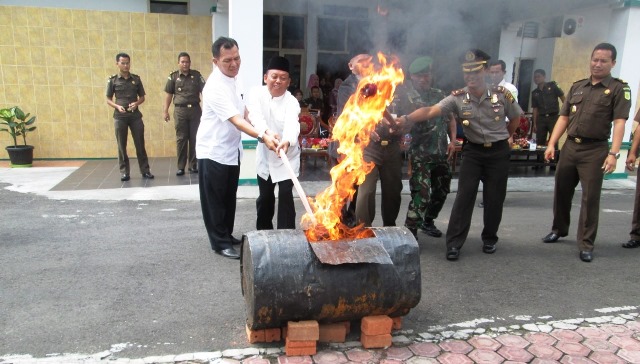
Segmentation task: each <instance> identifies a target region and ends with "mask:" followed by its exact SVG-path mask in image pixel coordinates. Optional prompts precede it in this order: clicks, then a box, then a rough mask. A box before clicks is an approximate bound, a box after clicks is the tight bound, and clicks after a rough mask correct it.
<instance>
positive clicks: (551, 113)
mask: <svg viewBox="0 0 640 364" xmlns="http://www.w3.org/2000/svg"><path fill="white" fill-rule="evenodd" d="M542 116H544V117H545V118H548V117H549V116H558V113H557V112H550V113H548V114H542Z"/></svg>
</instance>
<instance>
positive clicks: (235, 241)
mask: <svg viewBox="0 0 640 364" xmlns="http://www.w3.org/2000/svg"><path fill="white" fill-rule="evenodd" d="M231 244H233V245H239V244H242V240H240V239H236V238H234V237H233V235H232V236H231Z"/></svg>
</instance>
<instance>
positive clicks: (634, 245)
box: [622, 239, 640, 249]
mask: <svg viewBox="0 0 640 364" xmlns="http://www.w3.org/2000/svg"><path fill="white" fill-rule="evenodd" d="M622 247H623V248H627V249H633V248H637V247H640V240H633V239H632V240H629V241H627V242H626V243H624V244H622Z"/></svg>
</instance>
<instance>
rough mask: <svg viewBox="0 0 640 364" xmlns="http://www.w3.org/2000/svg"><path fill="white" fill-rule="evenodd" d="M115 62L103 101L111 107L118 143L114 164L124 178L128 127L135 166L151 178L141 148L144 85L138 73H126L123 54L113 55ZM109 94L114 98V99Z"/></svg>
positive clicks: (127, 59) (126, 176)
mask: <svg viewBox="0 0 640 364" xmlns="http://www.w3.org/2000/svg"><path fill="white" fill-rule="evenodd" d="M116 65H117V66H118V69H119V70H120V72H119V73H116V74H114V75H112V76H111V77H109V79H108V80H107V104H108V105H109V106H111V107H112V108H114V109H115V110H114V112H113V119H114V125H115V129H116V141H117V142H118V164H119V166H120V180H121V181H128V180H129V179H130V178H131V177H130V175H129V172H130V171H129V156H128V155H127V138H128V134H129V128H130V129H131V136H132V137H133V144H134V145H135V146H136V156H137V157H138V166H139V167H140V173H142V177H143V178H147V179H151V178H153V175H152V174H151V172H150V170H149V159H148V158H147V151H146V149H145V147H144V123H143V122H142V113H141V112H140V110H138V106H140V104H142V103H143V102H144V95H145V92H144V86H142V80H141V79H140V76H138V75H134V74H133V73H130V72H129V69H130V67H131V57H129V55H128V54H126V53H118V54H117V55H116ZM113 96H115V97H116V99H115V101H114V100H113Z"/></svg>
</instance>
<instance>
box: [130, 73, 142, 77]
mask: <svg viewBox="0 0 640 364" xmlns="http://www.w3.org/2000/svg"><path fill="white" fill-rule="evenodd" d="M129 75H130V76H131V77H135V78H140V76H138V75H136V74H135V73H129Z"/></svg>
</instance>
